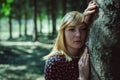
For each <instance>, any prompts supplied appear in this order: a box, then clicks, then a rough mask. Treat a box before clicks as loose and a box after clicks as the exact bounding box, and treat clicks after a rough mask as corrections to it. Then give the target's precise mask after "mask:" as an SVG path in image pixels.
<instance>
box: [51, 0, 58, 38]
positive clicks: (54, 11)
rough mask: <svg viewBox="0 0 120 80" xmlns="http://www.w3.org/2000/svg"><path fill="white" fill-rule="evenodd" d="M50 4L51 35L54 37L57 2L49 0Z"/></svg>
mask: <svg viewBox="0 0 120 80" xmlns="http://www.w3.org/2000/svg"><path fill="white" fill-rule="evenodd" d="M51 5H52V10H51V13H52V14H51V15H52V27H53V29H52V36H53V37H55V35H56V18H57V17H56V13H57V11H56V8H57V2H56V0H51Z"/></svg>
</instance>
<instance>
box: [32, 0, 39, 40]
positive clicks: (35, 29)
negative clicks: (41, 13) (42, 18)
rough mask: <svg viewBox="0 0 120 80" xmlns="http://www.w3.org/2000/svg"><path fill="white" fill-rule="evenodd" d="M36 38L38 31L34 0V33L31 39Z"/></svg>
mask: <svg viewBox="0 0 120 80" xmlns="http://www.w3.org/2000/svg"><path fill="white" fill-rule="evenodd" d="M37 40H38V31H37V0H34V34H33V41H37Z"/></svg>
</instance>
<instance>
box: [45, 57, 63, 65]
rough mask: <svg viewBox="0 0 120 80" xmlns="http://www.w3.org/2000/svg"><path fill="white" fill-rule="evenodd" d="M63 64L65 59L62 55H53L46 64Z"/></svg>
mask: <svg viewBox="0 0 120 80" xmlns="http://www.w3.org/2000/svg"><path fill="white" fill-rule="evenodd" d="M63 62H65V57H64V55H54V56H51V57H50V58H49V59H48V60H47V61H46V63H47V64H48V63H49V64H59V63H63Z"/></svg>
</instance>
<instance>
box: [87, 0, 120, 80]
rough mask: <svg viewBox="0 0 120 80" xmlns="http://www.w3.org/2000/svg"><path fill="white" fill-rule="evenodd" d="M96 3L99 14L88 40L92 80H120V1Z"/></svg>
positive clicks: (98, 1) (111, 0) (105, 0)
mask: <svg viewBox="0 0 120 80" xmlns="http://www.w3.org/2000/svg"><path fill="white" fill-rule="evenodd" d="M95 2H96V3H97V5H98V12H97V14H96V16H95V19H94V21H93V24H92V25H91V28H90V34H89V40H88V48H89V53H90V61H91V64H90V65H91V80H120V1H119V0H104V1H103V0H95Z"/></svg>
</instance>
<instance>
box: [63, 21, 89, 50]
mask: <svg viewBox="0 0 120 80" xmlns="http://www.w3.org/2000/svg"><path fill="white" fill-rule="evenodd" d="M86 33H87V27H86V26H85V24H84V23H81V24H79V25H77V26H68V27H66V28H65V42H66V46H67V48H71V49H80V48H81V47H82V46H83V45H84V44H85V39H86Z"/></svg>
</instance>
